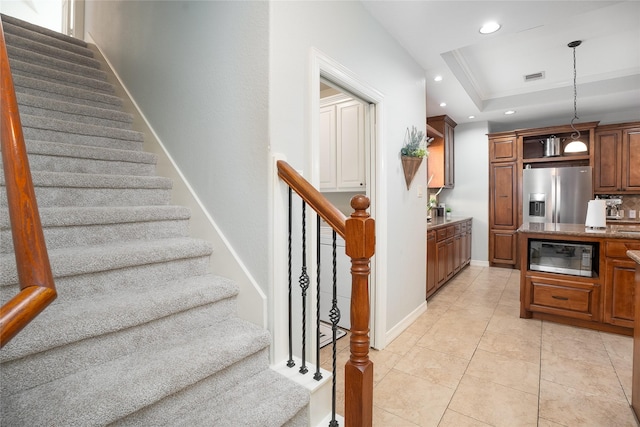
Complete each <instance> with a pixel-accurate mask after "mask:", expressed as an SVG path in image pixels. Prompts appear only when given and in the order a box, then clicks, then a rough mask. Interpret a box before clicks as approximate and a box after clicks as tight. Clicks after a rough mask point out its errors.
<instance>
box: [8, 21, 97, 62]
mask: <svg viewBox="0 0 640 427" xmlns="http://www.w3.org/2000/svg"><path fill="white" fill-rule="evenodd" d="M2 21H3V22H2V27H3V28H4V32H5V34H13V35H16V36H19V37H22V38H25V39H29V40H33V41H35V42H38V43H42V44H47V45H49V46H52V47H55V48H58V49H62V50H67V51H69V52H73V53H75V54H77V55H84V56H86V57H89V58H93V51H92V50H91V49H89V48H88V47H87V46H86V44H85V45H80V44H77V43H75V42H70V41H69V40H68V39H66V40H61V39H59V38H57V37H51V36H49V35H46V34H43V33H39V32H37V31H33V30H29V29H28V28H25V27H22V26H20V25H16V24H12V23H11V22H5V21H4V18H3V20H2ZM23 22H24V21H23ZM72 40H77V39H72Z"/></svg>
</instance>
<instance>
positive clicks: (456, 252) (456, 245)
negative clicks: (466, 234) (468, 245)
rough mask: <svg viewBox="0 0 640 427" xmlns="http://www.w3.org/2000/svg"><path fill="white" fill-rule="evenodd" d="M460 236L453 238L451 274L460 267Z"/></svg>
mask: <svg viewBox="0 0 640 427" xmlns="http://www.w3.org/2000/svg"><path fill="white" fill-rule="evenodd" d="M462 251H463V249H462V234H458V235H456V236H455V237H454V238H453V257H452V258H453V272H454V273H457V272H458V271H460V267H462V257H463V253H462Z"/></svg>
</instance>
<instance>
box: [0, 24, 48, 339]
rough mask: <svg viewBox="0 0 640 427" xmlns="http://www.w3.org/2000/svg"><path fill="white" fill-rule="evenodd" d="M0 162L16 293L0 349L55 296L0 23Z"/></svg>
mask: <svg viewBox="0 0 640 427" xmlns="http://www.w3.org/2000/svg"><path fill="white" fill-rule="evenodd" d="M0 76H1V78H0V80H1V82H0V84H1V86H0V89H1V95H0V98H2V99H1V106H2V108H1V110H0V111H1V112H2V114H1V115H2V119H1V120H2V121H1V122H0V124H1V126H0V127H1V128H2V132H1V138H2V140H1V144H2V162H3V169H4V176H5V187H6V191H7V201H8V207H9V219H10V220H11V234H12V236H13V247H14V252H15V257H16V267H17V270H18V281H19V283H20V292H19V293H18V294H17V295H16V296H14V297H13V298H12V299H11V300H10V301H9V302H7V303H6V304H5V305H3V306H2V308H0V347H2V346H4V345H5V344H6V343H7V342H9V340H11V338H13V337H14V336H16V335H17V334H18V332H20V331H21V330H22V329H23V328H24V327H25V326H26V325H27V324H29V322H31V321H32V320H33V319H34V318H35V317H36V316H38V314H40V312H42V310H44V309H45V308H46V307H47V306H48V305H49V304H50V303H51V302H52V301H53V300H54V299H55V298H56V296H57V293H56V288H55V284H54V282H53V274H52V273H51V266H50V264H49V255H48V254H47V247H46V245H45V241H44V234H43V232H42V225H41V223H40V215H39V213H38V204H37V202H36V195H35V191H34V189H33V181H32V179H31V171H30V169H29V160H28V158H27V149H26V146H25V144H24V135H23V134H22V125H21V124H20V115H19V112H18V101H17V99H16V93H15V90H14V87H13V78H12V77H11V68H10V67H9V58H8V56H7V47H6V45H5V40H4V29H3V28H2V22H0Z"/></svg>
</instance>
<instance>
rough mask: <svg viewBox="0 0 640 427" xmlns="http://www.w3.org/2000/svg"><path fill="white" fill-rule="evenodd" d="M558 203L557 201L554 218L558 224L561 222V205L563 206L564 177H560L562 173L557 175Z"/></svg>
mask: <svg viewBox="0 0 640 427" xmlns="http://www.w3.org/2000/svg"><path fill="white" fill-rule="evenodd" d="M555 190H556V203H555V208H556V216H555V218H554V221H555V223H556V224H558V223H560V214H561V213H562V212H561V209H560V207H561V206H562V179H561V177H560V174H558V175H556V187H555Z"/></svg>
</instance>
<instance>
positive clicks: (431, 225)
mask: <svg viewBox="0 0 640 427" xmlns="http://www.w3.org/2000/svg"><path fill="white" fill-rule="evenodd" d="M470 219H473V218H471V217H470V216H461V217H457V216H454V217H452V218H451V219H446V217H444V216H435V217H433V218H431V221H428V222H427V231H430V230H435V229H437V228H442V227H446V226H447V225H453V224H455V223H457V222H463V221H468V220H470Z"/></svg>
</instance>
